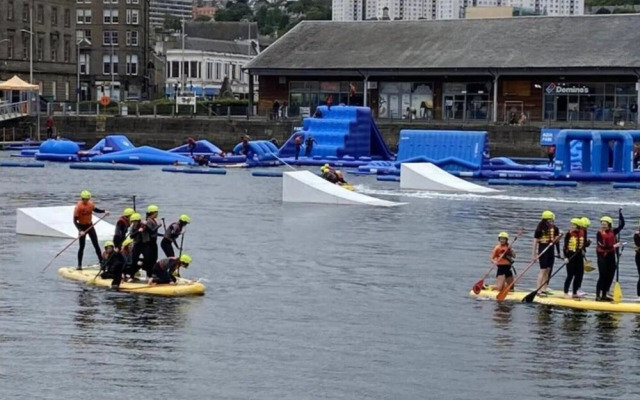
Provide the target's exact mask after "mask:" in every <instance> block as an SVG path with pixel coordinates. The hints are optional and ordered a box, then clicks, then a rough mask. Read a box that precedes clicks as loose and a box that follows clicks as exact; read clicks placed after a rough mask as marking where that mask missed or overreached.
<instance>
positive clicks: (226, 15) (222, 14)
mask: <svg viewBox="0 0 640 400" xmlns="http://www.w3.org/2000/svg"><path fill="white" fill-rule="evenodd" d="M245 18H246V19H252V18H253V11H252V10H251V7H249V5H247V3H246V1H244V0H238V1H236V2H229V3H227V6H226V7H225V8H221V9H218V10H217V11H216V14H215V20H216V21H240V20H242V19H245Z"/></svg>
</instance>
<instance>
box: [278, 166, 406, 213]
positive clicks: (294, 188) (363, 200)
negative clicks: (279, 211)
mask: <svg viewBox="0 0 640 400" xmlns="http://www.w3.org/2000/svg"><path fill="white" fill-rule="evenodd" d="M282 201H283V202H290V203H319V204H350V205H352V204H363V205H369V206H381V207H393V206H398V205H402V204H404V203H394V202H392V201H387V200H381V199H376V198H375V197H369V196H366V195H364V194H361V193H355V192H352V191H349V190H347V189H344V188H342V187H340V186H338V185H336V184H333V183H331V182H329V181H327V180H325V179H322V178H321V177H319V176H318V175H316V174H314V173H312V172H310V171H295V172H285V173H284V174H283V177H282Z"/></svg>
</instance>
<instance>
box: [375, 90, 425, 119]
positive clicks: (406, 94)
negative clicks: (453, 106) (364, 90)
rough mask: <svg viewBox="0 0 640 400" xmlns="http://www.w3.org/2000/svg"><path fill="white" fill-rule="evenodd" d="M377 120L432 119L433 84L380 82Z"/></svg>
mask: <svg viewBox="0 0 640 400" xmlns="http://www.w3.org/2000/svg"><path fill="white" fill-rule="evenodd" d="M378 87H379V99H378V118H390V119H400V118H407V117H408V115H407V113H408V112H409V111H410V112H411V113H413V115H414V118H418V119H420V118H422V119H433V84H432V83H427V82H380V83H379V86H378Z"/></svg>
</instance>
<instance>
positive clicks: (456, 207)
mask: <svg viewBox="0 0 640 400" xmlns="http://www.w3.org/2000/svg"><path fill="white" fill-rule="evenodd" d="M3 156H4V157H6V156H7V154H6V153H4V155H3ZM349 179H351V180H353V181H355V182H356V183H357V184H358V185H359V188H360V190H363V191H365V192H367V193H370V194H373V195H376V196H378V197H383V198H387V199H392V200H401V201H405V202H408V203H409V204H407V205H406V206H403V207H399V208H393V209H378V208H369V207H342V206H324V205H298V204H295V205H294V204H284V205H283V204H282V202H281V200H280V199H281V183H280V180H279V179H269V178H253V177H251V176H250V173H249V172H248V171H241V170H230V171H229V173H228V174H227V175H226V176H196V175H181V174H168V173H163V172H161V171H160V168H159V167H148V168H143V169H142V170H141V171H133V172H111V171H92V172H84V171H77V170H70V169H68V166H66V165H56V164H48V165H47V167H46V168H45V169H33V170H30V169H0V218H1V219H0V221H1V223H0V267H1V268H2V274H0V360H1V361H0V397H2V398H3V399H18V398H25V399H53V398H55V399H58V398H60V399H62V398H69V399H72V398H73V399H76V398H87V396H89V395H90V396H91V397H90V398H91V399H92V400H99V399H123V398H126V399H148V398H150V397H151V396H153V397H154V398H174V399H190V398H201V399H213V398H215V399H296V400H300V399H313V400H317V399H332V400H335V399H350V400H351V399H430V398H434V399H435V398H440V399H472V398H473V399H486V398H495V397H498V396H499V397H501V398H517V399H528V398H531V399H533V398H563V399H584V398H590V399H610V398H621V399H633V398H638V396H640V365H639V362H638V359H639V358H640V317H636V316H631V315H611V314H601V313H594V312H580V311H571V310H563V309H556V308H547V307H543V306H540V305H535V304H534V305H522V304H503V305H498V304H496V303H495V302H493V301H479V300H475V299H471V298H469V297H468V291H469V289H470V288H471V286H472V285H473V283H474V282H475V281H477V280H478V279H479V278H480V276H481V275H482V274H483V273H484V271H485V270H486V269H487V268H488V257H489V252H490V250H491V248H492V247H493V245H494V244H495V238H496V234H497V232H499V231H500V230H509V231H510V232H515V231H517V230H518V228H519V227H521V226H525V227H527V228H528V229H529V233H528V237H527V239H526V240H525V239H522V240H521V241H520V242H519V243H518V244H517V245H516V250H519V251H520V254H522V255H523V256H521V258H527V255H528V254H529V253H530V248H531V241H530V237H531V235H532V233H531V232H532V230H533V229H534V228H535V223H536V222H537V220H538V217H539V214H540V212H541V210H542V209H544V208H550V209H552V210H554V211H555V212H556V214H557V216H558V219H559V222H561V224H562V225H564V226H563V227H564V228H566V225H567V224H568V220H569V218H570V217H572V216H575V215H583V214H584V215H588V216H589V217H591V219H592V220H594V219H596V218H597V217H599V216H600V214H601V213H611V214H614V213H615V210H616V209H617V205H618V204H621V203H622V204H625V205H626V206H625V211H626V215H627V216H628V217H629V228H628V229H626V230H625V232H624V236H625V237H626V240H630V239H631V235H632V230H633V229H634V226H635V224H636V223H637V217H638V215H639V214H640V202H638V200H637V197H636V195H635V192H633V191H614V192H611V191H609V190H608V186H606V185H605V186H597V185H593V186H582V187H580V188H579V189H573V188H563V189H552V188H516V187H514V188H511V187H510V188H506V190H507V192H505V193H504V194H501V195H499V196H497V197H494V198H489V197H486V196H452V195H435V194H425V193H408V194H405V195H403V196H398V193H399V192H398V191H397V184H392V183H380V182H376V181H375V180H374V178H371V177H350V178H349ZM85 188H88V189H89V190H91V191H92V193H93V194H94V197H95V200H96V203H97V204H98V205H99V206H102V207H106V208H107V209H109V210H113V211H114V214H117V213H118V212H120V211H121V209H122V208H124V207H127V206H130V205H131V196H132V195H134V194H135V195H136V196H137V201H138V207H146V206H147V205H148V204H151V203H153V204H157V205H158V206H159V207H160V215H161V216H164V217H165V218H166V219H167V222H169V221H174V220H175V219H176V218H177V216H178V215H179V214H181V213H187V214H189V215H190V216H191V218H192V221H193V223H192V224H191V225H190V226H189V227H188V231H187V232H188V233H187V234H186V237H185V250H186V251H187V252H188V253H189V254H191V255H192V256H193V259H194V263H193V264H192V266H191V267H190V268H189V270H188V271H186V272H185V273H184V274H183V275H185V276H188V277H191V278H202V279H203V280H204V282H205V284H206V285H207V294H206V295H205V296H204V297H201V298H183V299H165V298H155V297H148V296H133V295H130V294H120V293H112V292H107V291H105V290H102V289H99V288H91V287H87V286H84V285H82V284H78V283H76V282H70V281H66V280H63V279H62V278H60V277H59V276H58V275H57V272H56V269H57V268H58V267H60V266H65V265H74V263H75V250H76V249H77V247H76V246H75V245H74V246H73V247H72V248H71V250H69V251H67V252H65V253H63V254H62V255H61V256H60V257H58V259H57V260H56V262H55V263H54V265H53V266H52V267H51V268H50V269H49V270H47V271H46V272H45V273H44V274H41V273H40V271H41V270H42V268H43V267H44V266H45V265H46V264H47V262H48V261H49V260H51V258H52V257H53V256H54V255H55V254H56V253H57V252H58V251H60V250H61V249H62V248H63V247H64V246H65V245H66V244H67V243H68V240H64V239H54V238H36V237H24V236H16V235H15V214H16V208H18V207H37V206H55V205H71V204H73V203H74V202H75V199H76V196H77V194H78V193H79V192H80V190H82V189H85ZM576 199H577V200H578V201H577V202H576V201H575V200H576ZM115 218H116V216H111V217H109V218H108V219H109V222H112V223H113V222H114V221H115ZM565 221H566V223H565ZM631 253H632V251H631V250H628V251H627V254H625V257H624V258H623V261H622V266H621V281H622V288H623V290H624V294H625V296H626V297H630V296H632V295H633V296H634V297H635V282H636V279H637V272H636V270H635V265H634V264H633V259H632V256H631ZM93 257H95V256H94V255H93V254H92V251H91V249H90V247H88V248H87V250H86V251H85V260H87V261H88V262H93V261H94V258H93ZM525 264H526V262H520V263H519V264H517V265H518V266H519V267H520V268H523V267H524V265H525ZM536 273H537V270H536V269H532V270H531V271H530V273H529V274H527V275H525V278H523V281H524V282H523V283H524V285H525V286H527V287H530V286H532V285H533V282H534V279H535V275H536ZM560 275H561V276H562V278H564V274H563V273H560V274H559V276H560ZM596 278H597V274H596V273H595V272H594V273H590V274H587V275H586V279H585V283H584V289H585V290H587V291H589V292H593V291H594V288H595V280H596ZM561 282H562V280H557V281H555V284H553V283H552V286H553V287H555V288H558V287H560V285H561Z"/></svg>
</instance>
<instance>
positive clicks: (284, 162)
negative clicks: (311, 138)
mask: <svg viewBox="0 0 640 400" xmlns="http://www.w3.org/2000/svg"><path fill="white" fill-rule="evenodd" d="M271 155H273V156H274V157H275V158H276V159H278V161H280V162H281V163H283V164H284V165H286V166H287V167H289V168H291V169H292V170H294V171H297V169H295V168H293V167H292V166H291V164H288V163H287V162H286V161H285V160H283V159H282V158H280V157H278V156H277V155H276V153H271Z"/></svg>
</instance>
